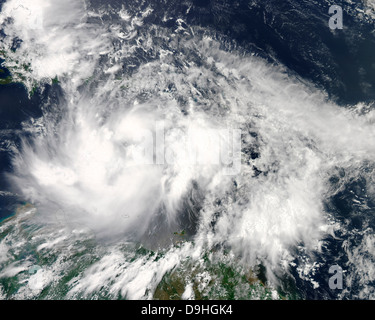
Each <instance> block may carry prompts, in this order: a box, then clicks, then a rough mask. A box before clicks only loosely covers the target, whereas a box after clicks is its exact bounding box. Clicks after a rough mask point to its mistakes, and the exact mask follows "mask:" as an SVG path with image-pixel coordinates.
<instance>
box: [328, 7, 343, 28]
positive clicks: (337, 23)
mask: <svg viewBox="0 0 375 320" xmlns="http://www.w3.org/2000/svg"><path fill="white" fill-rule="evenodd" d="M328 13H329V14H333V16H331V17H330V18H329V21H328V25H329V28H330V29H331V30H335V29H342V28H343V26H344V24H343V15H342V8H341V7H340V6H338V5H332V6H330V7H329V10H328Z"/></svg>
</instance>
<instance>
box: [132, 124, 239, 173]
mask: <svg viewBox="0 0 375 320" xmlns="http://www.w3.org/2000/svg"><path fill="white" fill-rule="evenodd" d="M136 140H137V141H136V143H134V144H133V145H132V146H128V157H129V158H128V159H129V160H130V162H129V163H132V165H151V164H154V165H181V166H194V165H196V166H211V165H212V166H219V167H221V168H222V171H221V172H222V173H223V174H224V175H236V174H239V173H240V171H241V130H240V129H227V128H220V129H213V128H201V127H197V126H194V127H193V128H172V129H171V128H169V129H166V128H165V124H164V122H163V121H157V122H156V123H155V130H147V129H143V130H139V131H138V132H137V139H136Z"/></svg>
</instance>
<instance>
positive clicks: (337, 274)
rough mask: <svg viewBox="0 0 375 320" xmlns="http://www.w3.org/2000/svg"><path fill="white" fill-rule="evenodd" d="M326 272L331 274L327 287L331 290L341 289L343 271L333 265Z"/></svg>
mask: <svg viewBox="0 0 375 320" xmlns="http://www.w3.org/2000/svg"><path fill="white" fill-rule="evenodd" d="M328 272H329V273H330V274H333V276H331V277H330V278H329V280H328V285H329V288H330V289H331V290H335V289H342V288H343V271H342V268H341V267H340V266H339V265H337V264H336V265H333V266H331V267H330V268H329V270H328Z"/></svg>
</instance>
